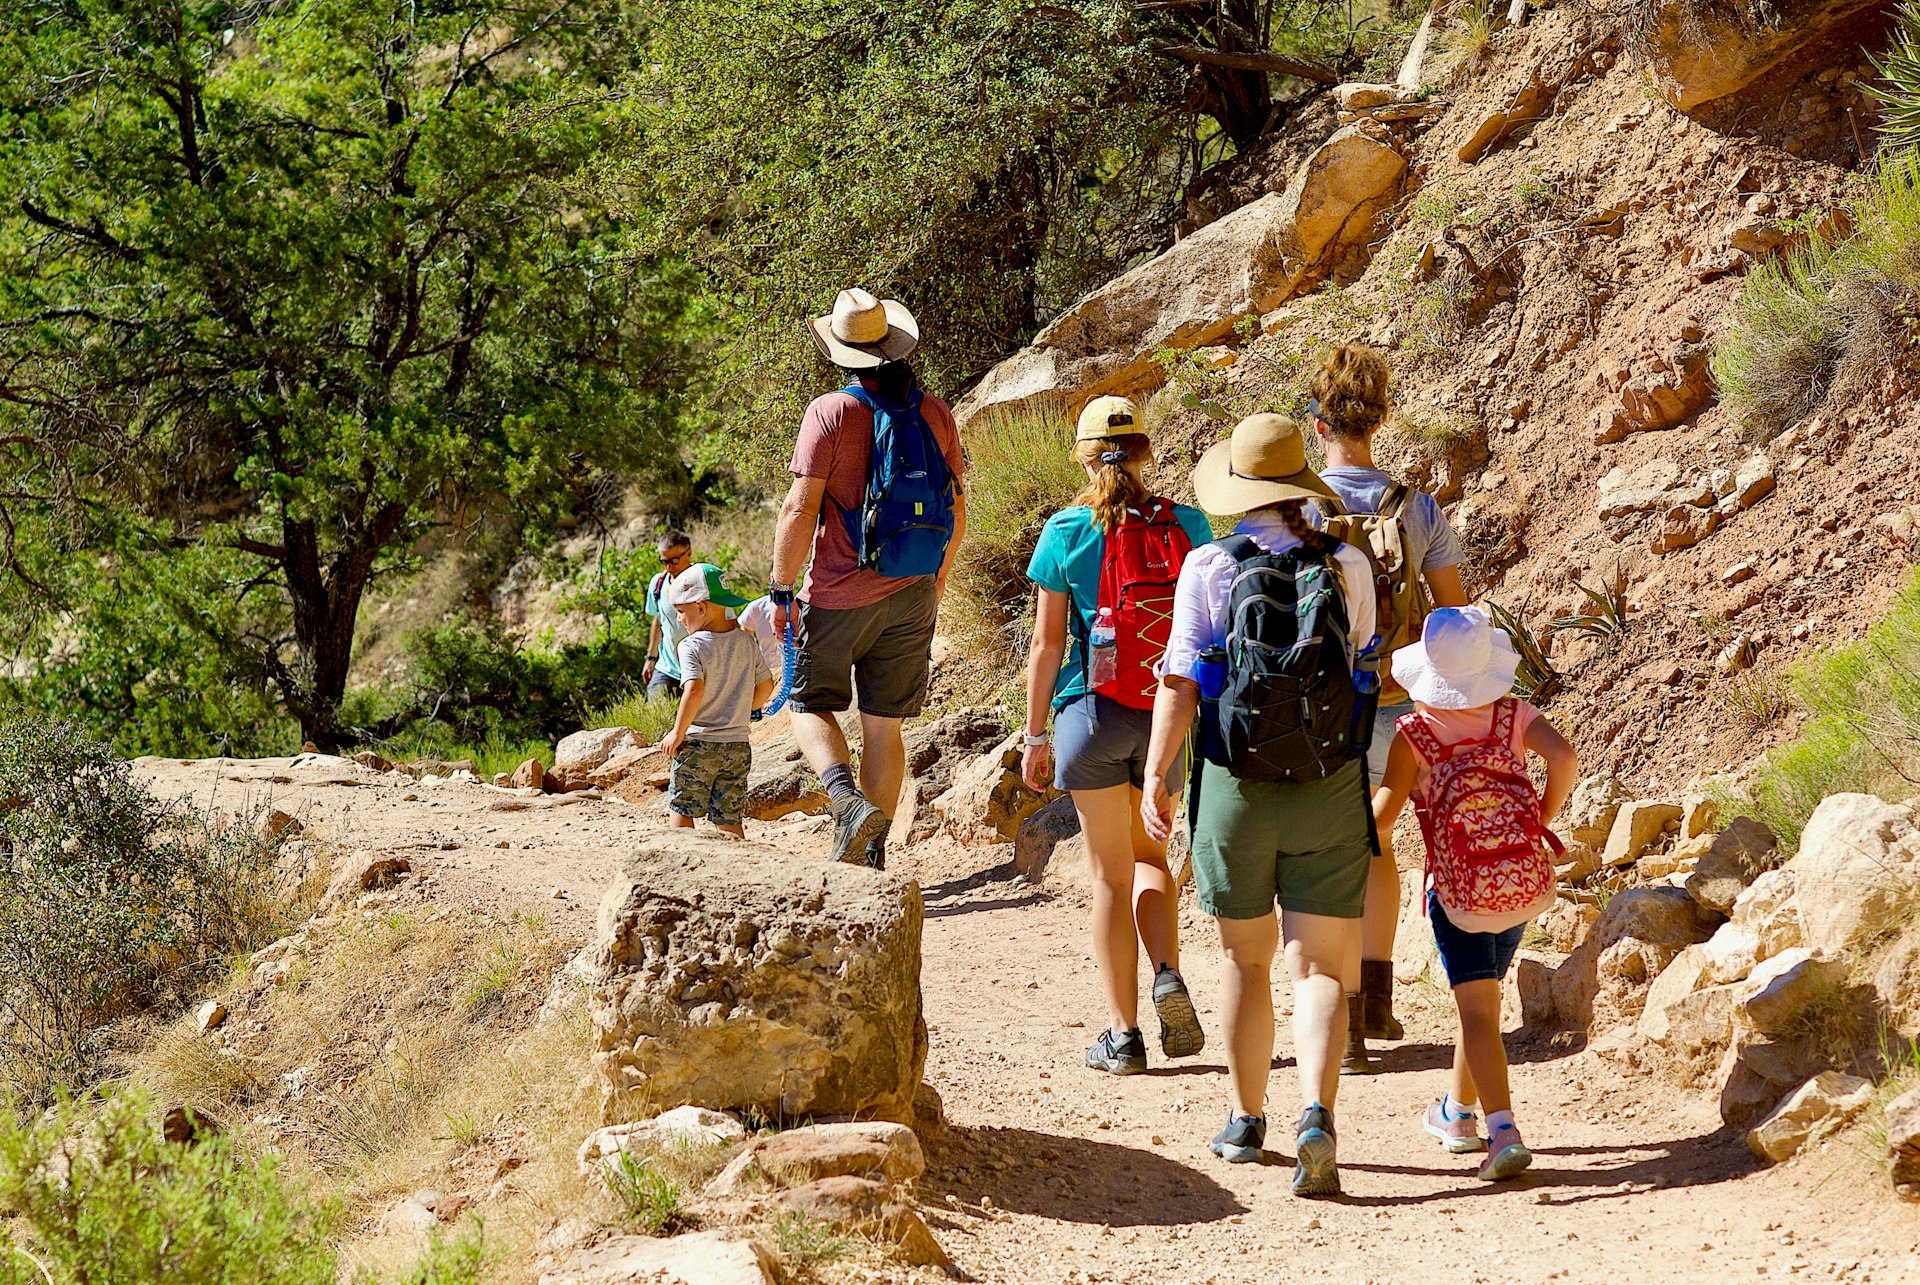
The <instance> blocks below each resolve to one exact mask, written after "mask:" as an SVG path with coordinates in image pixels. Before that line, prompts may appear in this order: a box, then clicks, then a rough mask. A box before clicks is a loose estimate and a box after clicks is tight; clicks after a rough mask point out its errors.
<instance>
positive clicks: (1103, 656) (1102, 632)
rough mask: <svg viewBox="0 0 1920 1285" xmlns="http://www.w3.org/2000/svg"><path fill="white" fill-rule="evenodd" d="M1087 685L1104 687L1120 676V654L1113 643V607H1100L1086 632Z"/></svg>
mask: <svg viewBox="0 0 1920 1285" xmlns="http://www.w3.org/2000/svg"><path fill="white" fill-rule="evenodd" d="M1087 653H1088V654H1087V686H1089V687H1105V686H1107V685H1108V684H1109V683H1112V682H1114V681H1115V680H1116V679H1118V678H1119V677H1120V655H1119V651H1118V649H1117V648H1116V646H1115V643H1114V631H1113V609H1112V608H1111V607H1102V608H1100V614H1099V615H1098V616H1096V617H1094V621H1093V628H1092V629H1091V630H1089V631H1088V633H1087Z"/></svg>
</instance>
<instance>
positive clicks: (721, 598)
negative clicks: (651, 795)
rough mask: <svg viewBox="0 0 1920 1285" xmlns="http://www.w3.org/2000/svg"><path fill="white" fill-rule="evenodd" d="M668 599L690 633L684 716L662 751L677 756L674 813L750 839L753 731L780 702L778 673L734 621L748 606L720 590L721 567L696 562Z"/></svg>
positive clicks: (683, 666)
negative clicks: (758, 715) (771, 704)
mask: <svg viewBox="0 0 1920 1285" xmlns="http://www.w3.org/2000/svg"><path fill="white" fill-rule="evenodd" d="M667 600H668V602H670V603H671V604H672V606H673V610H674V612H675V613H676V614H678V615H679V617H680V623H681V624H683V625H684V626H686V631H687V636H686V637H685V638H683V639H681V641H680V649H679V661H680V674H681V689H680V711H679V715H678V717H676V718H675V719H674V723H673V730H672V731H671V732H669V733H667V735H666V738H665V739H664V740H662V741H661V742H660V748H661V749H663V750H665V751H666V752H667V753H668V754H670V755H672V756H673V771H672V775H671V777H670V778H669V781H668V785H667V811H668V814H669V816H670V818H671V820H672V823H673V824H674V826H676V827H678V828H682V829H691V828H692V827H693V823H694V821H695V820H696V819H697V818H699V817H702V816H704V817H706V818H707V819H708V820H710V821H712V822H713V823H714V824H715V825H717V826H719V827H720V828H721V829H722V830H725V831H727V832H728V833H729V834H733V835H737V836H739V837H741V838H745V837H746V826H745V824H744V822H745V817H746V802H747V772H748V770H749V769H750V768H751V767H752V766H753V756H752V751H751V750H749V749H748V748H747V731H748V728H749V726H750V720H751V718H752V715H753V711H754V710H756V709H758V708H760V707H761V706H763V705H765V704H766V703H767V698H768V697H770V696H772V695H773V674H772V672H771V671H769V670H768V669H767V662H766V660H765V658H763V657H762V656H761V654H760V646H759V644H758V643H757V642H755V641H754V639H753V637H752V635H750V634H748V633H746V632H745V631H743V630H742V629H741V628H740V626H739V625H738V624H736V623H734V621H733V620H731V619H729V618H728V616H727V610H726V609H727V608H728V607H736V608H737V607H744V606H745V605H746V602H747V600H746V599H745V598H742V597H741V596H740V595H738V594H736V593H733V592H731V591H730V590H728V589H727V587H726V586H725V585H724V584H723V583H721V580H720V568H718V567H716V566H712V565H710V564H708V563H704V562H702V563H695V564H694V565H693V566H691V567H688V568H687V569H686V570H685V571H683V572H681V573H680V574H679V575H677V576H675V577H674V578H673V581H672V583H671V584H670V585H669V586H668V588H667Z"/></svg>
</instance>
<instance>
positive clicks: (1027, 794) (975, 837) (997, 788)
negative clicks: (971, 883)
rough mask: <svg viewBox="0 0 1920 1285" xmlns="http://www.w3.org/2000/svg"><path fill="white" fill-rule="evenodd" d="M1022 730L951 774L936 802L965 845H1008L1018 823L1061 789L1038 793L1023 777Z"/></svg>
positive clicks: (935, 806)
mask: <svg viewBox="0 0 1920 1285" xmlns="http://www.w3.org/2000/svg"><path fill="white" fill-rule="evenodd" d="M1020 753H1021V747H1020V733H1018V732H1014V733H1011V734H1009V735H1008V736H1007V738H1006V739H1005V740H1003V741H1001V742H1000V743H999V744H998V745H996V746H994V747H993V748H992V749H990V750H988V751H987V752H986V753H985V754H982V755H980V756H979V757H978V758H976V759H974V760H972V761H971V762H969V763H967V764H966V765H965V766H963V767H961V768H960V769H959V770H958V771H956V772H955V773H954V774H953V784H952V785H951V786H949V787H948V788H947V791H946V793H944V794H942V795H941V796H940V797H939V798H937V799H935V800H934V801H933V811H934V813H935V814H936V815H937V816H939V818H940V820H941V822H942V823H943V824H944V825H945V826H946V828H947V830H948V832H949V833H951V834H952V835H953V836H954V837H955V838H957V839H960V840H961V841H963V842H967V843H1008V842H1011V841H1012V840H1013V838H1014V836H1015V835H1016V834H1018V833H1019V832H1020V825H1021V823H1022V822H1024V821H1025V820H1026V819H1027V818H1028V817H1030V816H1032V815H1033V814H1034V813H1035V812H1038V811H1039V810H1040V809H1041V808H1042V807H1044V806H1046V804H1048V803H1049V802H1051V801H1052V800H1054V799H1056V798H1058V797H1060V792H1059V791H1058V790H1055V789H1052V788H1048V789H1047V790H1045V791H1035V790H1030V789H1028V788H1027V783H1026V782H1025V781H1023V780H1021V779H1020Z"/></svg>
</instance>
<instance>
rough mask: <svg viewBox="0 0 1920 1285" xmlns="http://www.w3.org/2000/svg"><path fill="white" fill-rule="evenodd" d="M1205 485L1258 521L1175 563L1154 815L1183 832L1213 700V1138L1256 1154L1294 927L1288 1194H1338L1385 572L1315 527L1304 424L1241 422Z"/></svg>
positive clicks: (1205, 850) (1199, 871)
mask: <svg viewBox="0 0 1920 1285" xmlns="http://www.w3.org/2000/svg"><path fill="white" fill-rule="evenodd" d="M1193 487H1194V491H1195V492H1196V493H1197V494H1198V496H1199V498H1200V503H1201V505H1202V506H1203V507H1205V508H1206V510H1207V511H1208V512H1209V513H1216V514H1228V513H1244V514H1245V515H1246V516H1245V517H1244V518H1242V519H1241V521H1240V523H1239V525H1238V526H1236V527H1235V528H1234V532H1233V534H1232V535H1230V536H1227V537H1226V538H1224V539H1221V540H1217V541H1215V542H1213V543H1211V544H1206V545H1202V546H1201V547H1199V548H1197V549H1195V550H1194V551H1193V552H1192V554H1190V555H1189V556H1188V558H1187V560H1186V563H1185V565H1184V566H1183V567H1182V568H1181V571H1180V582H1179V585H1178V587H1177V589H1176V590H1175V597H1174V617H1173V630H1172V635H1171V637H1170V638H1169V639H1168V642H1167V654H1166V660H1165V662H1164V665H1163V668H1162V671H1161V675H1162V676H1161V687H1160V692H1159V695H1158V697H1157V699H1156V702H1155V704H1154V711H1153V740H1152V744H1151V746H1150V747H1149V749H1148V751H1147V775H1146V786H1145V788H1144V790H1143V791H1142V794H1143V797H1142V799H1141V805H1140V806H1141V814H1142V820H1143V822H1144V823H1145V827H1146V830H1147V832H1148V834H1150V835H1152V836H1153V837H1154V838H1156V839H1164V838H1165V837H1166V835H1167V834H1168V832H1169V831H1170V830H1171V829H1172V824H1173V800H1172V798H1171V797H1170V795H1169V792H1168V788H1167V782H1168V780H1169V779H1170V778H1171V777H1172V775H1173V772H1174V766H1175V762H1176V760H1177V758H1178V756H1179V754H1180V749H1181V746H1182V744H1183V743H1184V742H1185V740H1186V737H1187V731H1188V729H1189V727H1190V726H1191V725H1192V723H1193V719H1194V715H1195V713H1196V712H1197V711H1199V710H1201V709H1202V707H1203V702H1204V705H1205V708H1206V710H1207V712H1208V717H1207V718H1206V719H1205V720H1203V723H1202V737H1201V739H1202V748H1203V751H1204V757H1205V767H1204V770H1202V763H1201V761H1199V760H1198V759H1196V761H1195V764H1194V777H1195V781H1196V788H1195V789H1194V791H1193V792H1192V794H1191V795H1190V796H1189V805H1188V824H1189V826H1191V827H1192V830H1191V833H1192V838H1193V877H1194V886H1195V888H1196V890H1197V892H1198V894H1199V901H1200V908H1201V909H1202V910H1204V911H1206V912H1207V913H1208V914H1210V915H1212V916H1213V917H1214V920H1215V922H1216V923H1217V924H1218V926H1219V930H1220V942H1221V945H1222V947H1223V948H1224V950H1225V952H1226V955H1227V961H1228V964H1229V968H1228V973H1227V985H1226V995H1225V1010H1226V1012H1225V1018H1226V1026H1227V1069H1228V1072H1229V1074H1230V1077H1231V1081H1232V1084H1231V1091H1232V1099H1233V1101H1232V1105H1231V1109H1230V1111H1229V1113H1228V1119H1227V1127H1226V1128H1225V1129H1224V1130H1222V1131H1221V1132H1220V1134H1219V1136H1218V1137H1216V1138H1214V1140H1213V1142H1212V1150H1213V1152H1214V1154H1215V1155H1218V1156H1221V1157H1222V1158H1224V1159H1226V1160H1227V1161H1229V1162H1231V1163H1246V1162H1255V1161H1258V1160H1259V1159H1260V1158H1261V1154H1262V1150H1263V1148H1264V1145H1265V1142H1266V1131H1267V1125H1266V1105H1265V1099H1266V1090H1267V1073H1268V1070H1269V1068H1270V1067H1271V1065H1272V1060H1273V1036H1274V1024H1273V991H1272V986H1271V980H1270V972H1271V969H1272V966H1273V959H1274V955H1275V953H1276V952H1277V950H1278V948H1279V945H1280V941H1281V939H1282V937H1283V936H1284V939H1285V942H1286V962H1287V971H1288V973H1289V974H1290V975H1291V976H1292V979H1293V1039H1294V1055H1295V1060H1296V1063H1297V1065H1298V1068H1299V1073H1300V1090H1301V1091H1300V1100H1301V1105H1302V1107H1303V1108H1304V1110H1303V1112H1302V1114H1301V1117H1300V1122H1299V1124H1298V1126H1297V1127H1296V1130H1295V1144H1296V1155H1297V1157H1298V1167H1297V1168H1296V1170H1295V1173H1294V1179H1293V1190H1294V1192H1295V1194H1297V1195H1302V1196H1322V1195H1331V1194H1334V1193H1336V1192H1338V1191H1339V1190H1340V1178H1339V1172H1338V1170H1337V1168H1336V1167H1335V1156H1334V1127H1333V1109H1332V1108H1333V1100H1334V1095H1335V1093H1336V1091H1337V1090H1338V1088H1339V1083H1340V1050H1341V1049H1342V1048H1343V1047H1344V1046H1345V1043H1346V1026H1347V1021H1348V1008H1349V1006H1348V1004H1347V1002H1346V994H1347V991H1348V990H1350V989H1351V986H1350V984H1349V976H1348V975H1349V974H1350V973H1357V972H1358V971H1359V945H1360V915H1361V912H1362V910H1363V909H1364V908H1365V906H1366V893H1367V869H1368V863H1369V862H1370V861H1371V860H1372V857H1373V837H1372V829H1371V819H1372V814H1371V812H1370V810H1369V806H1368V800H1367V792H1366V769H1365V765H1364V764H1363V763H1362V762H1361V760H1360V758H1359V756H1358V753H1357V751H1355V750H1354V748H1353V739H1354V738H1353V725H1354V719H1355V716H1356V704H1355V694H1354V683H1353V658H1354V650H1355V646H1356V644H1357V645H1359V646H1361V647H1364V646H1365V644H1366V643H1367V641H1368V640H1370V639H1371V638H1372V636H1373V632H1374V602H1373V594H1372V583H1373V582H1372V576H1371V573H1370V570H1369V567H1368V564H1367V560H1366V558H1365V556H1364V555H1362V554H1361V553H1360V552H1359V551H1358V550H1356V549H1352V548H1349V547H1347V546H1346V545H1343V544H1341V543H1340V542H1339V541H1337V540H1335V539H1333V538H1332V537H1330V536H1327V535H1325V534H1323V533H1321V532H1319V531H1316V530H1315V529H1314V528H1313V527H1312V526H1311V525H1310V524H1309V523H1308V521H1307V517H1306V514H1305V513H1304V512H1303V506H1304V505H1305V503H1306V502H1307V501H1309V500H1314V499H1321V498H1326V497H1329V496H1331V494H1332V492H1331V491H1330V490H1329V489H1328V487H1327V485H1326V483H1324V482H1322V481H1321V480H1320V478H1319V477H1318V476H1317V475H1316V474H1315V473H1314V471H1313V470H1312V469H1310V468H1308V467H1307V455H1306V446H1305V443H1304V442H1303V441H1302V440H1301V437H1300V428H1299V426H1298V425H1297V424H1295V423H1294V422H1293V421H1292V420H1290V419H1287V418H1285V417H1283V416H1280V415H1269V414H1262V415H1253V416H1249V417H1248V418H1247V419H1244V420H1242V421H1241V422H1240V424H1239V425H1238V426H1237V427H1236V428H1235V429H1234V430H1233V436H1232V437H1231V438H1229V439H1228V440H1227V441H1224V442H1221V443H1219V444H1218V445H1216V446H1214V447H1213V448H1212V449H1211V450H1209V451H1208V452H1207V453H1206V454H1205V455H1204V456H1203V457H1202V458H1201V460H1200V464H1199V467H1198V468H1196V469H1195V470H1194V477H1193ZM1348 586H1352V587H1353V588H1354V590H1355V591H1354V592H1352V593H1349V592H1348V588H1347V587H1348ZM1276 903H1278V906H1279V914H1278V915H1276V914H1275V911H1274V907H1275V904H1276Z"/></svg>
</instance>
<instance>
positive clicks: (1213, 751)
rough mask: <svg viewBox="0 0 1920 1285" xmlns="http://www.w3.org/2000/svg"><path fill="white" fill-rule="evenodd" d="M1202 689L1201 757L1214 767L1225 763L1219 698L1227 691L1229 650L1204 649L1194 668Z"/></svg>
mask: <svg viewBox="0 0 1920 1285" xmlns="http://www.w3.org/2000/svg"><path fill="white" fill-rule="evenodd" d="M1193 678H1194V681H1195V682H1196V683H1198V684H1199V685H1200V754H1201V757H1203V758H1207V759H1211V760H1213V761H1214V762H1215V763H1221V762H1225V761H1226V743H1225V742H1224V741H1223V740H1221V737H1220V694H1221V693H1222V692H1224V691H1226V690H1227V649H1226V648H1224V647H1221V646H1219V645H1218V644H1216V645H1214V646H1211V647H1205V648H1202V649H1201V652H1200V655H1199V656H1198V657H1196V660H1195V664H1194V667H1193Z"/></svg>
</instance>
